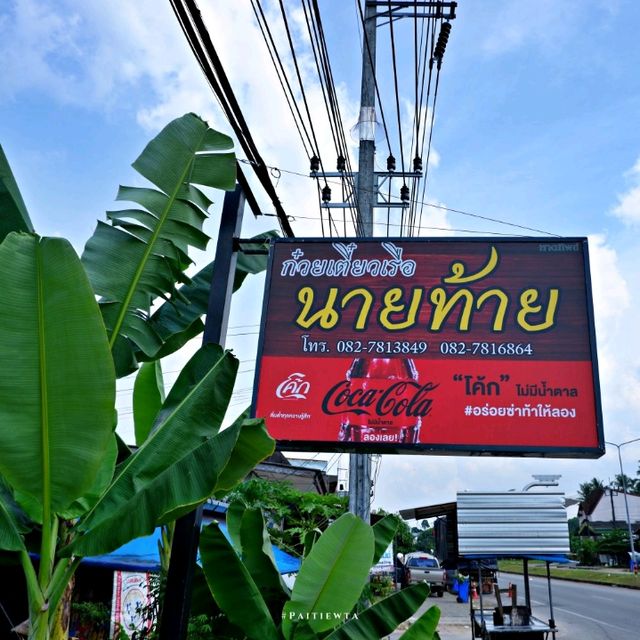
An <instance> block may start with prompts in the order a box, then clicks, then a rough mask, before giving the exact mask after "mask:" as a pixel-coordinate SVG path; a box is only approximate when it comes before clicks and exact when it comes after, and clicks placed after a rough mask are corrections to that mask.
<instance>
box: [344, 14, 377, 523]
mask: <svg viewBox="0 0 640 640" xmlns="http://www.w3.org/2000/svg"><path fill="white" fill-rule="evenodd" d="M375 63H376V7H375V5H373V4H372V3H370V2H367V3H366V6H365V13H364V43H363V47H362V84H361V89H360V120H359V123H358V124H359V129H360V151H359V155H358V182H357V184H358V191H357V198H358V199H357V202H358V218H359V221H360V228H361V231H360V233H362V235H364V236H365V237H366V236H369V237H371V236H373V206H374V203H375V201H376V200H377V196H378V194H377V190H376V189H374V180H375V176H374V159H375V153H376V145H375V127H376V92H375ZM349 511H350V512H351V513H354V514H355V515H357V516H360V517H361V518H362V519H363V520H364V521H365V522H366V523H367V524H369V517H370V512H371V456H370V455H369V454H368V453H351V454H349Z"/></svg>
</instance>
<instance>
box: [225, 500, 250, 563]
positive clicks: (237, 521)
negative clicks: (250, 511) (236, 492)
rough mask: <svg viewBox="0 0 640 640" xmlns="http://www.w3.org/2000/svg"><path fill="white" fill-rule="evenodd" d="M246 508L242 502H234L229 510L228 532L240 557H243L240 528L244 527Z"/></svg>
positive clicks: (227, 518)
mask: <svg viewBox="0 0 640 640" xmlns="http://www.w3.org/2000/svg"><path fill="white" fill-rule="evenodd" d="M246 508H247V507H246V505H245V504H244V503H243V502H242V501H241V500H233V501H232V502H231V504H230V505H229V507H228V508H227V517H226V523H227V531H228V533H229V537H230V538H231V544H232V545H233V548H234V549H235V550H236V553H237V554H238V555H239V556H242V539H241V537H240V528H241V527H242V516H243V515H244V512H245V510H246Z"/></svg>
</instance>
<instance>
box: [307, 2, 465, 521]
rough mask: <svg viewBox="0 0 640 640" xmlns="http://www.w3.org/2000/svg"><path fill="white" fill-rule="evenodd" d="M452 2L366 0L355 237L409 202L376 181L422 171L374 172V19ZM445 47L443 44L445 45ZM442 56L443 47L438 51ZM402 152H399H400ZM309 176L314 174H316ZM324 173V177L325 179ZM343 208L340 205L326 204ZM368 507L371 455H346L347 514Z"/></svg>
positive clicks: (427, 13) (422, 12)
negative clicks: (386, 194) (393, 199)
mask: <svg viewBox="0 0 640 640" xmlns="http://www.w3.org/2000/svg"><path fill="white" fill-rule="evenodd" d="M456 6H457V3H456V2H441V1H431V2H424V1H420V2H416V1H415V0H413V1H412V2H411V1H407V0H393V2H388V0H387V1H386V2H383V1H381V0H366V2H365V10H364V28H363V45H362V80H361V86H360V119H359V121H358V125H359V127H358V128H359V136H360V148H359V155H358V175H357V183H356V184H357V208H358V227H357V232H358V234H359V235H362V236H365V237H372V236H373V210H374V208H375V207H377V206H385V207H387V208H389V207H393V206H399V207H408V206H409V203H408V202H407V201H403V202H400V203H397V204H396V203H394V204H392V203H389V202H383V203H379V202H378V178H380V177H382V178H383V179H390V178H391V177H393V176H403V177H410V178H420V177H421V176H422V171H421V170H418V171H414V172H406V173H403V172H395V171H394V172H392V170H391V169H390V170H389V171H388V172H377V171H375V165H374V161H375V151H376V147H375V137H376V131H375V129H376V109H375V107H376V81H375V73H376V68H375V65H376V28H377V19H378V17H383V18H384V19H386V20H396V19H398V18H402V17H417V16H420V17H435V18H446V19H447V20H451V19H453V18H455V11H456ZM445 44H446V42H445ZM442 53H444V46H443V48H442ZM400 153H402V149H401V150H400ZM312 175H316V176H317V175H318V174H317V172H315V174H312ZM326 175H327V174H325V177H326ZM325 206H326V207H327V208H330V207H344V206H345V205H344V204H336V205H330V204H328V203H327V204H325ZM370 507H371V456H370V455H369V454H364V453H351V454H349V511H350V512H351V513H354V514H355V515H357V516H360V517H361V518H362V519H363V520H364V521H365V522H367V523H368V522H369V518H370V511H371V509H370Z"/></svg>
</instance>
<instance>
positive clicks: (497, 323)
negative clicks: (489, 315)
mask: <svg viewBox="0 0 640 640" xmlns="http://www.w3.org/2000/svg"><path fill="white" fill-rule="evenodd" d="M491 298H495V299H496V300H497V304H496V310H495V313H494V315H493V326H492V329H493V331H502V330H503V329H504V319H505V316H506V315H507V308H508V306H509V296H508V295H507V294H506V293H505V292H504V291H502V289H489V290H488V291H485V292H484V293H482V294H481V295H480V296H479V297H478V299H477V300H476V309H478V310H480V309H481V308H482V306H483V305H484V304H485V303H486V302H487V301H488V300H490V299H491Z"/></svg>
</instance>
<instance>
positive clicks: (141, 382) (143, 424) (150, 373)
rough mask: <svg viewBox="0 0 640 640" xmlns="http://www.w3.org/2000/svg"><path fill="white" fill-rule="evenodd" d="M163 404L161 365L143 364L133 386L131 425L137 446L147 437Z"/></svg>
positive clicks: (156, 363) (157, 362)
mask: <svg viewBox="0 0 640 640" xmlns="http://www.w3.org/2000/svg"><path fill="white" fill-rule="evenodd" d="M163 402H164V382H163V379H162V365H161V364H160V361H159V360H155V361H154V362H145V363H144V364H143V365H142V367H140V370H139V371H138V375H137V376H136V381H135V383H134V385H133V424H134V427H135V433H136V444H137V445H138V446H141V445H142V443H143V442H144V441H145V440H146V439H147V437H148V436H149V433H150V432H151V427H152V426H153V423H154V420H155V418H156V415H158V411H160V407H161V406H162V403H163Z"/></svg>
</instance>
